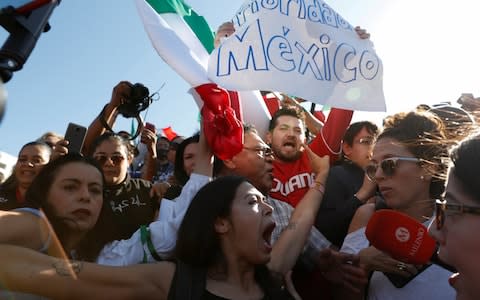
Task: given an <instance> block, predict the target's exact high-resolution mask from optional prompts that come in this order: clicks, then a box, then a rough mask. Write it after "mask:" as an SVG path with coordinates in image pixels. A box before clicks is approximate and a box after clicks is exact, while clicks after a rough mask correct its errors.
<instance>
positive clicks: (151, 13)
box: [135, 0, 270, 136]
mask: <svg viewBox="0 0 480 300" xmlns="http://www.w3.org/2000/svg"><path fill="white" fill-rule="evenodd" d="M135 3H136V6H137V10H138V14H139V15H140V18H141V20H142V22H143V25H144V28H145V31H146V32H147V34H148V36H149V38H150V41H151V42H152V45H153V47H154V48H155V50H156V51H157V53H158V55H160V57H161V58H162V59H163V60H164V61H165V62H166V63H167V64H168V65H169V66H170V67H171V68H172V69H174V70H175V72H177V74H178V75H180V76H181V77H182V78H183V79H184V80H185V81H186V82H188V83H189V84H190V86H191V87H192V89H191V90H190V93H191V94H192V96H193V98H194V99H195V101H196V103H197V105H198V106H199V107H202V105H203V103H202V102H201V101H200V100H199V99H198V98H199V96H198V95H197V94H196V92H195V90H194V88H195V87H198V86H200V85H203V84H207V83H210V82H211V80H210V79H209V78H208V75H207V70H208V61H209V57H210V52H212V50H213V40H214V34H213V32H212V30H211V29H210V27H209V25H208V23H207V22H206V21H205V19H204V18H203V17H202V16H199V15H198V14H197V13H196V12H195V11H194V10H193V9H192V8H191V7H190V6H189V5H187V4H185V2H184V1H182V0H135ZM236 94H237V95H238V96H237V97H231V101H232V104H233V106H235V105H237V106H241V112H242V113H239V114H238V116H239V117H240V116H242V117H241V119H243V121H244V122H245V123H250V124H254V125H255V127H256V128H257V130H258V132H259V133H260V134H261V135H262V136H264V134H266V132H267V131H268V123H269V120H270V114H269V112H268V109H267V106H266V104H265V102H264V101H263V98H262V96H261V95H260V92H258V91H240V92H238V93H236ZM234 102H236V103H234Z"/></svg>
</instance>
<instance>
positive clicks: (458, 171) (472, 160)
mask: <svg viewBox="0 0 480 300" xmlns="http://www.w3.org/2000/svg"><path fill="white" fill-rule="evenodd" d="M450 157H451V159H452V164H453V165H452V167H451V169H450V172H453V175H454V176H455V177H456V178H457V179H458V180H459V181H460V182H461V183H462V186H463V188H464V190H465V191H466V192H467V193H468V194H469V195H470V196H471V197H472V198H473V199H474V200H475V201H477V202H480V176H479V175H478V170H479V168H480V134H479V133H476V134H475V135H472V136H470V137H469V138H467V139H465V140H463V141H462V142H461V143H460V144H459V145H458V147H456V148H454V149H453V150H452V153H451V155H450Z"/></svg>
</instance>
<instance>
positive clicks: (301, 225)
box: [0, 24, 480, 300]
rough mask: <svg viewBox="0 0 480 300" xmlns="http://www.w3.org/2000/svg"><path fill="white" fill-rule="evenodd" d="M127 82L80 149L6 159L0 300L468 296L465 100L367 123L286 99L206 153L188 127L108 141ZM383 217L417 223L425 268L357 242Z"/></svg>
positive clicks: (472, 150)
mask: <svg viewBox="0 0 480 300" xmlns="http://www.w3.org/2000/svg"><path fill="white" fill-rule="evenodd" d="M222 26H223V27H221V28H220V30H219V32H220V33H221V34H224V33H225V31H227V32H229V33H227V35H228V34H231V30H229V28H230V27H229V26H230V25H229V24H224V25H222ZM357 32H358V33H359V35H360V36H362V35H363V36H364V35H366V33H365V32H364V31H362V30H357ZM366 38H368V36H367V37H366ZM217 41H219V37H218V36H217ZM131 88H132V84H131V83H129V82H126V81H122V82H120V83H119V84H117V85H116V86H115V87H114V88H113V92H112V97H111V100H110V101H109V103H107V104H106V105H105V107H104V108H103V109H102V111H101V112H100V113H99V114H98V115H97V116H95V117H94V118H93V121H92V123H91V124H90V126H89V127H88V131H87V134H86V138H85V142H84V146H83V149H82V151H81V152H80V153H77V152H69V151H68V147H67V146H68V144H69V141H68V140H65V139H64V137H62V136H60V135H57V134H55V133H53V132H47V133H45V134H43V135H41V136H40V137H39V138H38V140H36V141H26V144H25V145H24V146H23V147H21V149H19V153H18V158H17V162H16V165H15V167H14V171H13V173H12V174H11V175H10V177H8V178H6V179H5V181H4V182H3V183H1V186H0V265H1V266H2V267H1V268H0V297H2V299H4V298H13V299H45V298H48V299H89V298H90V299H104V298H106V297H112V298H115V299H421V298H423V299H455V298H456V299H461V300H471V299H480V284H479V283H480V281H479V280H478V279H477V278H478V276H479V275H480V263H478V262H477V261H478V260H477V255H478V254H477V253H480V240H477V239H476V238H475V235H474V233H475V232H476V229H477V228H478V229H480V190H479V189H480V176H478V175H477V174H476V172H477V170H478V169H479V168H480V165H479V164H480V134H478V133H477V131H476V130H477V125H476V124H477V121H478V116H479V115H480V113H479V112H480V99H475V98H473V96H471V95H463V96H462V97H461V98H460V99H459V101H458V105H452V104H445V103H444V104H442V105H438V106H433V107H430V106H428V105H423V104H422V105H419V106H418V107H416V108H415V109H413V110H412V111H408V112H398V113H396V114H393V115H391V116H388V117H386V118H385V119H384V120H383V124H382V126H377V125H376V124H375V123H374V122H371V121H369V120H365V121H360V122H353V123H352V116H353V114H354V111H350V110H344V109H336V108H333V109H332V110H331V111H330V113H329V114H328V116H327V118H325V120H319V119H318V117H317V116H315V115H314V114H312V113H310V112H308V111H306V110H305V109H304V108H303V106H302V105H301V103H300V102H301V101H302V100H301V99H298V98H297V99H295V98H293V97H288V96H285V97H284V99H283V100H282V101H279V107H278V109H276V110H275V111H271V114H272V115H271V120H270V125H269V130H268V132H267V134H266V135H265V136H260V134H259V132H257V130H256V129H255V126H254V125H255V124H243V138H242V142H243V145H242V149H241V151H239V152H238V153H236V154H234V155H232V156H230V157H228V158H224V157H223V159H220V158H219V157H218V156H215V153H213V151H212V148H211V147H210V146H211V145H209V143H208V141H207V139H206V134H205V132H204V130H203V128H202V129H200V131H199V132H197V133H195V134H193V135H192V136H176V137H173V138H170V139H169V138H167V137H165V136H162V135H161V134H159V133H157V132H156V130H155V128H154V127H152V126H146V125H145V124H140V126H141V130H140V131H139V132H140V143H139V144H137V145H136V144H135V143H133V142H132V139H131V138H132V137H131V136H130V135H129V134H128V133H126V132H118V133H115V132H112V131H110V130H109V129H111V128H112V127H113V124H114V123H115V120H116V118H117V116H118V114H119V107H120V106H121V105H122V103H124V99H125V97H126V95H129V94H130V89H131ZM278 100H280V99H278ZM144 125H145V126H144ZM142 149H143V150H142ZM382 209H388V210H392V211H395V212H398V213H401V214H404V215H407V216H409V217H411V218H413V219H414V220H415V221H416V222H418V223H420V224H423V225H425V226H426V227H428V228H429V233H430V235H431V236H432V237H433V238H434V239H435V241H436V244H437V249H436V251H437V253H438V260H439V261H441V264H439V263H436V262H433V260H432V261H430V262H428V263H426V264H423V265H414V264H410V263H408V262H405V261H402V260H399V259H397V258H394V257H392V255H390V254H389V253H387V252H384V251H381V250H379V249H377V248H376V247H375V246H373V245H371V244H370V241H369V240H368V238H367V236H366V233H365V232H366V226H367V225H368V223H369V220H370V219H371V218H372V216H373V215H374V214H375V213H376V212H377V211H379V210H382ZM445 266H448V267H445Z"/></svg>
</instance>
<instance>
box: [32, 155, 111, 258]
mask: <svg viewBox="0 0 480 300" xmlns="http://www.w3.org/2000/svg"><path fill="white" fill-rule="evenodd" d="M77 162H79V163H84V164H87V165H91V166H93V167H95V168H96V169H97V170H98V171H99V172H100V174H102V183H103V184H105V178H104V176H103V172H102V168H101V167H100V166H99V165H98V163H97V162H96V161H95V160H94V159H93V158H90V157H84V156H82V155H81V154H78V153H69V154H67V155H64V156H61V157H59V158H57V159H55V160H53V161H51V162H49V163H48V164H46V165H45V166H44V167H43V169H42V170H41V171H40V172H39V174H38V176H37V177H35V179H34V180H33V182H32V184H31V185H30V187H29V188H28V190H27V193H26V195H25V198H26V200H27V201H29V202H30V203H31V204H32V205H33V206H35V207H37V208H39V209H42V210H43V212H44V213H45V215H46V217H47V219H48V221H49V222H50V224H51V226H52V228H53V230H54V231H55V234H56V235H57V237H58V239H59V240H60V243H61V244H63V243H64V241H65V239H66V238H67V236H68V234H69V229H68V226H67V225H66V224H65V222H64V221H63V220H61V219H59V218H58V217H57V216H56V215H55V214H54V213H53V211H54V209H53V208H52V206H51V205H50V204H49V203H48V193H49V191H50V188H51V186H52V184H53V182H54V181H55V179H56V177H57V175H58V173H59V171H60V170H61V168H62V167H63V166H65V165H67V164H70V163H77ZM109 212H110V209H109V208H108V206H107V204H106V202H105V201H104V202H103V204H102V208H101V211H100V214H99V217H98V220H97V222H96V224H95V226H94V227H93V228H92V229H91V230H90V231H89V232H88V233H87V234H86V235H85V237H84V238H83V239H82V241H81V242H80V243H79V245H77V247H76V249H75V250H76V255H78V257H77V258H80V259H82V260H86V261H95V259H96V257H97V256H98V254H99V253H100V250H101V249H102V247H103V244H104V243H103V242H102V236H105V231H106V229H107V226H108V223H109V222H108V220H109V218H110V217H108V216H109Z"/></svg>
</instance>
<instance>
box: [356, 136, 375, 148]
mask: <svg viewBox="0 0 480 300" xmlns="http://www.w3.org/2000/svg"><path fill="white" fill-rule="evenodd" d="M357 143H359V144H361V145H366V146H371V145H373V144H374V143H375V138H374V137H371V136H368V137H363V138H360V139H358V140H357Z"/></svg>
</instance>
